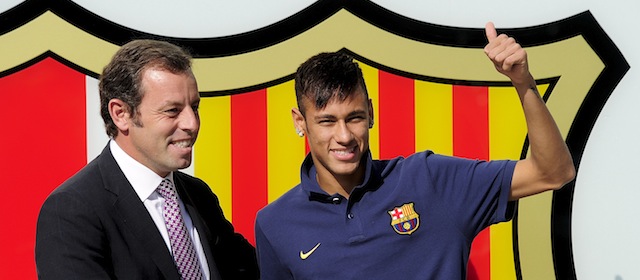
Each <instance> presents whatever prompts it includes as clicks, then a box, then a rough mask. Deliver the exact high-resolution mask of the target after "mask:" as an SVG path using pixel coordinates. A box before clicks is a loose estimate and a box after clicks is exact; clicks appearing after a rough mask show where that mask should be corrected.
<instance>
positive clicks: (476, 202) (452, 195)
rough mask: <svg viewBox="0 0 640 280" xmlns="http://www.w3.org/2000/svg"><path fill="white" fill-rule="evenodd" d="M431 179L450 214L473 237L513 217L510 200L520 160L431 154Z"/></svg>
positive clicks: (429, 167) (428, 156) (428, 159)
mask: <svg viewBox="0 0 640 280" xmlns="http://www.w3.org/2000/svg"><path fill="white" fill-rule="evenodd" d="M426 157H427V160H426V162H427V165H426V169H427V173H428V177H427V180H429V181H430V182H429V183H430V186H431V187H432V188H435V191H434V192H433V193H435V194H437V196H438V197H439V199H440V201H441V203H442V205H443V206H444V207H446V208H447V210H446V213H448V215H450V218H451V220H452V221H454V222H457V223H458V226H459V227H460V228H461V229H463V231H464V232H465V233H467V234H471V235H470V236H471V237H472V236H475V235H476V234H477V233H479V232H480V231H481V230H482V229H484V228H486V227H488V226H490V225H492V224H495V223H499V222H504V221H508V220H510V219H511V218H512V217H513V213H514V209H515V202H510V201H509V196H510V192H511V179H512V177H513V171H514V169H515V165H516V161H511V160H499V161H483V160H469V159H463V158H457V157H449V156H442V155H435V154H431V155H427V156H426Z"/></svg>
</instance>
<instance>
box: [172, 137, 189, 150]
mask: <svg viewBox="0 0 640 280" xmlns="http://www.w3.org/2000/svg"><path fill="white" fill-rule="evenodd" d="M193 142H194V141H192V140H190V139H189V140H182V141H176V142H173V143H171V144H173V145H175V146H176V147H178V148H191V147H193Z"/></svg>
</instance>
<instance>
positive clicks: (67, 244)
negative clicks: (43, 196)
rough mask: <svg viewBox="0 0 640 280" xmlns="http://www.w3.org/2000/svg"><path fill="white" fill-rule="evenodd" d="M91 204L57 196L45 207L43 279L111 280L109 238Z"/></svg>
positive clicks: (40, 231)
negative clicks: (105, 246)
mask: <svg viewBox="0 0 640 280" xmlns="http://www.w3.org/2000/svg"><path fill="white" fill-rule="evenodd" d="M90 208H91V207H90V206H89V205H88V203H87V202H84V201H81V200H80V199H79V198H78V197H75V196H73V195H70V194H69V193H54V194H53V195H51V196H50V197H49V198H47V200H46V201H45V203H44V204H43V206H42V208H41V210H40V214H39V216H38V222H37V228H36V248H35V256H36V268H37V273H38V277H39V279H88V278H91V279H102V278H104V279H108V278H111V277H110V276H112V275H110V274H112V272H109V269H107V267H108V265H107V262H108V261H109V258H108V257H106V256H107V252H106V250H107V249H105V248H104V246H103V245H104V244H106V242H107V241H106V240H105V239H106V238H105V237H104V233H103V232H102V230H101V226H100V223H99V221H98V218H97V217H96V216H95V214H94V212H93V211H92V210H91V209H90Z"/></svg>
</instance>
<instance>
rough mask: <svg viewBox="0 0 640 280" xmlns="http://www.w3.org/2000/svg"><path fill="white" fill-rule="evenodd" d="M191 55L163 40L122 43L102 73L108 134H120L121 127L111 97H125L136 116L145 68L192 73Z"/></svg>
mask: <svg viewBox="0 0 640 280" xmlns="http://www.w3.org/2000/svg"><path fill="white" fill-rule="evenodd" d="M191 59H192V57H191V55H190V54H189V53H188V52H187V51H186V50H184V49H182V48H180V47H178V46H176V45H173V44H171V43H168V42H164V41H157V40H134V41H131V42H129V43H127V44H125V45H123V46H122V47H121V48H120V49H119V50H118V51H117V52H116V53H115V55H114V56H113V58H112V59H111V62H109V64H107V66H105V67H104V69H103V71H102V75H100V84H99V91H100V115H101V116H102V119H103V121H104V124H105V129H106V131H107V135H109V136H110V137H115V136H116V135H118V128H117V127H116V125H115V123H114V122H113V120H112V119H111V116H110V115H109V108H108V105H109V101H110V100H112V99H120V100H122V101H123V102H124V103H125V104H126V105H127V107H128V108H129V110H130V114H131V116H132V117H134V118H135V117H136V116H137V114H138V112H137V108H138V105H140V102H141V101H142V96H143V92H142V88H141V86H142V74H143V73H144V71H145V70H147V69H150V68H160V69H163V70H167V71H170V72H172V73H188V74H190V75H193V73H192V72H191Z"/></svg>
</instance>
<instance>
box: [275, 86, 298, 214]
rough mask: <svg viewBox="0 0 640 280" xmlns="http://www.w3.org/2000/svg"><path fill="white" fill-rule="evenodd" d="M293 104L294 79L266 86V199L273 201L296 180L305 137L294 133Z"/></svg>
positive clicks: (294, 183) (294, 105)
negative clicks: (269, 86)
mask: <svg viewBox="0 0 640 280" xmlns="http://www.w3.org/2000/svg"><path fill="white" fill-rule="evenodd" d="M294 107H297V104H296V95H295V90H294V82H293V80H292V81H289V82H286V83H284V84H280V85H277V86H274V87H271V88H268V89H267V131H268V133H267V143H268V144H267V146H268V147H267V155H268V160H267V161H268V171H267V174H268V175H267V177H268V184H269V186H268V188H269V189H268V199H269V202H271V201H274V200H275V199H277V198H278V197H280V196H281V195H282V194H284V193H285V192H286V191H288V190H289V189H291V188H292V187H293V186H295V185H297V184H298V183H299V182H300V176H299V174H300V164H301V163H302V161H303V160H304V156H305V154H304V150H305V143H304V141H305V138H304V137H299V136H298V135H297V134H296V131H295V127H294V126H293V120H292V118H291V109H292V108H294Z"/></svg>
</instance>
